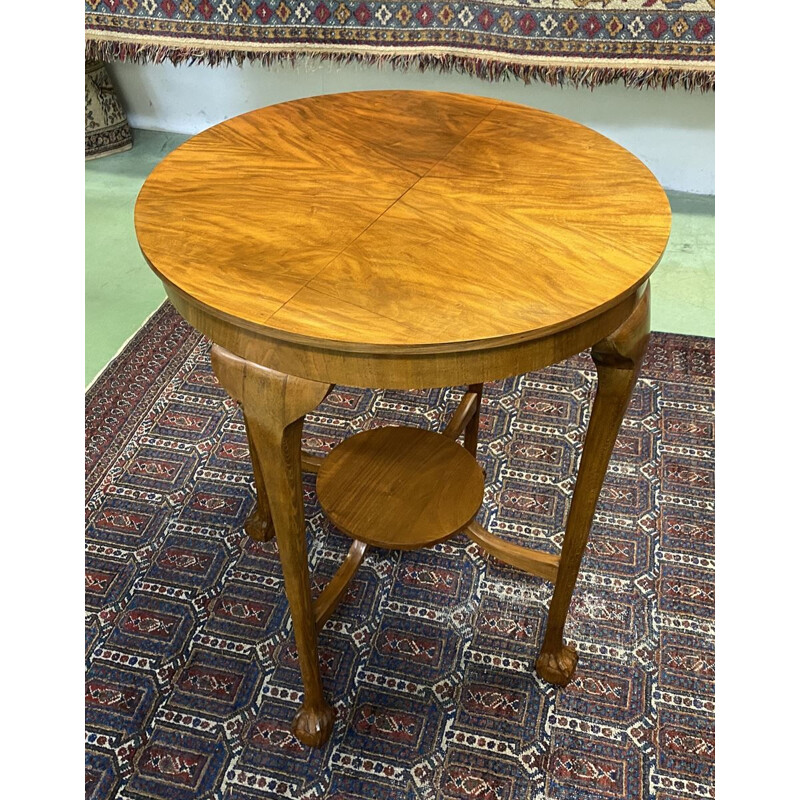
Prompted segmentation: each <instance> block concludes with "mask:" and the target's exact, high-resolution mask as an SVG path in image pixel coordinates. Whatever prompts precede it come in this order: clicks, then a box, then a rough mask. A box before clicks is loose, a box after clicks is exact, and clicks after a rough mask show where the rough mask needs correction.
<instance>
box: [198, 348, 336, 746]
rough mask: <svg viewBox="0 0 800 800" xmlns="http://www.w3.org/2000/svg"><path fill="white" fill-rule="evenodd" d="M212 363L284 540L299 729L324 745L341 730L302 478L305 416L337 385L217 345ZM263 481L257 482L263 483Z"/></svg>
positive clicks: (294, 726)
mask: <svg viewBox="0 0 800 800" xmlns="http://www.w3.org/2000/svg"><path fill="white" fill-rule="evenodd" d="M211 362H212V365H213V367H214V371H215V372H216V374H217V378H219V381H220V383H221V384H222V385H223V386H224V387H225V389H226V390H227V391H228V393H229V394H230V395H231V396H232V397H233V398H234V399H235V400H238V401H239V402H240V403H241V404H242V409H243V411H244V414H245V416H246V419H247V430H248V438H249V441H250V443H251V447H252V448H253V450H252V452H253V459H252V460H253V468H254V470H258V472H259V474H260V482H259V483H257V487H258V489H259V491H260V490H261V489H262V488H266V490H267V493H268V495H269V506H268V510H269V511H270V512H271V516H272V524H273V525H274V528H275V535H276V537H277V540H278V553H279V555H280V559H281V567H282V568H283V579H284V586H285V590H286V596H287V598H288V600H289V611H290V612H291V615H292V624H293V626H294V637H295V642H296V644H297V654H298V658H299V661H300V673H301V675H302V678H303V688H304V690H305V696H304V698H303V704H302V706H301V708H300V710H299V711H298V713H297V715H296V716H295V718H294V722H293V724H292V730H293V732H294V734H295V736H297V738H298V739H299V740H300V741H301V742H303V744H306V745H309V746H312V747H320V746H321V745H323V744H325V742H326V741H327V740H328V739H329V737H330V735H331V730H332V729H333V716H334V711H333V708H332V707H331V706H330V705H329V704H328V702H327V701H326V700H325V697H324V695H323V691H322V680H321V677H320V672H319V657H318V654H317V623H316V617H315V612H314V606H313V603H312V600H311V584H310V580H309V574H308V550H307V547H306V531H305V515H304V511H303V488H302V475H301V469H300V464H301V453H300V439H301V435H302V430H303V417H304V415H305V414H306V413H307V412H308V411H312V410H313V409H314V408H316V407H317V406H318V405H319V404H320V403H321V402H322V401H323V400H324V399H325V396H326V395H327V394H328V392H329V391H330V390H331V388H332V387H331V386H330V385H329V384H326V383H317V382H316V381H309V380H304V379H300V378H295V377H292V376H289V375H284V374H282V373H280V372H275V371H273V370H271V369H267V368H266V367H262V366H259V365H257V364H252V363H250V362H248V361H245V360H243V359H241V358H238V357H237V356H234V355H232V354H231V353H229V352H227V351H226V350H223V349H222V348H221V347H218V346H216V345H215V346H214V348H213V349H212V351H211ZM258 480H259V479H257V481H258Z"/></svg>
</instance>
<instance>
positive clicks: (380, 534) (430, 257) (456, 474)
mask: <svg viewBox="0 0 800 800" xmlns="http://www.w3.org/2000/svg"><path fill="white" fill-rule="evenodd" d="M135 224H136V231H137V236H138V238H139V243H140V245H141V248H142V252H143V253H144V255H145V258H146V259H147V260H148V262H149V263H150V265H151V266H152V267H153V269H154V270H155V271H156V273H157V274H159V276H160V277H161V279H162V281H163V282H164V286H165V288H166V291H167V294H168V296H169V298H170V300H171V301H172V302H173V304H174V305H175V307H176V308H177V309H178V311H179V312H180V313H181V314H182V315H183V316H184V318H185V319H187V320H188V321H189V322H190V323H191V324H192V325H194V326H195V327H196V328H198V329H199V330H200V331H202V332H203V333H205V334H206V335H207V336H208V337H209V338H210V339H211V340H212V341H213V342H214V343H215V347H214V348H213V350H212V361H213V364H214V369H215V371H216V373H217V375H218V377H219V379H220V382H221V383H222V385H223V386H224V387H225V388H226V389H227V390H228V391H229V393H230V394H231V395H232V396H233V397H234V398H236V399H237V400H239V402H241V403H242V407H243V412H244V417H245V421H246V425H247V432H248V440H249V442H250V448H251V455H252V460H253V467H254V472H255V478H256V486H257V490H258V504H257V509H256V511H255V512H254V514H253V515H252V516H251V518H250V519H249V520H248V522H247V530H248V533H249V534H250V535H251V536H253V537H254V538H256V539H259V540H264V539H266V538H269V537H270V536H272V535H275V536H276V538H277V540H278V549H279V553H280V558H281V564H282V568H283V572H284V579H285V585H286V593H287V596H288V598H289V606H290V611H291V615H292V621H293V625H294V629H295V640H296V642H297V649H298V655H299V661H300V669H301V674H302V678H303V686H304V700H303V705H302V707H301V709H300V711H299V712H298V715H297V717H296V718H295V722H294V728H293V729H294V731H295V734H296V735H297V737H298V738H299V739H300V740H301V741H302V742H304V743H306V744H309V745H313V746H320V745H321V744H323V743H324V742H325V741H326V740H327V739H328V737H329V736H330V733H331V729H332V723H333V711H332V708H331V707H330V705H328V703H327V702H326V700H325V698H324V696H323V692H322V684H321V679H320V674H319V663H318V659H317V638H316V635H317V629H318V627H319V626H320V625H322V624H323V623H324V621H325V619H327V618H328V616H329V615H330V614H331V613H332V612H333V609H334V608H335V607H336V605H337V604H338V602H339V601H340V600H341V598H342V596H343V595H344V592H345V589H346V586H347V583H348V582H349V581H350V579H351V578H352V576H353V574H354V573H355V571H356V569H357V567H358V565H359V564H360V563H361V560H362V559H363V556H364V552H365V549H366V546H367V544H373V545H376V546H379V547H392V548H400V549H407V548H415V547H421V546H424V545H427V544H432V543H434V542H436V541H441V540H443V539H445V538H447V537H448V536H451V535H453V533H455V532H457V531H458V530H461V529H463V528H465V527H466V529H467V533H468V535H470V536H471V538H472V539H473V540H474V541H476V542H478V544H479V545H480V546H481V547H483V548H484V549H485V550H487V551H488V552H490V553H492V554H494V555H495V556H496V557H498V558H501V559H502V560H504V561H506V562H507V563H511V564H515V565H516V566H518V567H520V568H522V569H525V570H526V571H528V572H531V573H532V574H535V575H540V576H542V577H545V578H547V579H548V580H553V579H555V581H556V586H555V590H554V593H553V600H552V603H551V606H550V611H549V614H548V625H547V631H546V635H545V641H544V645H543V647H542V652H541V654H540V656H539V658H538V660H537V663H536V669H537V672H538V673H539V675H540V676H541V677H542V678H544V679H546V680H548V681H551V682H554V683H559V684H564V683H566V682H567V681H569V679H570V677H571V676H572V673H573V671H574V669H575V663H576V655H575V652H574V650H572V649H571V648H569V647H568V646H566V644H565V643H564V640H563V630H564V621H565V618H566V614H567V610H568V608H569V602H570V599H571V597H572V593H573V590H574V587H575V581H576V578H577V574H578V570H579V568H580V562H581V558H582V554H583V551H584V548H585V545H586V541H587V537H588V535H589V530H590V527H591V521H592V517H593V514H594V509H595V505H596V503H597V498H598V496H599V492H600V488H601V486H602V483H603V478H604V476H605V471H606V468H607V465H608V460H609V458H610V455H611V450H612V448H613V445H614V440H615V437H616V434H617V431H618V428H619V425H620V422H621V419H622V416H623V414H624V412H625V408H626V406H627V403H628V399H629V397H630V393H631V390H632V388H633V385H634V382H635V380H636V374H637V371H638V368H639V364H640V362H641V358H642V354H643V352H644V348H645V346H646V343H647V335H648V334H647V332H648V329H649V328H648V313H649V311H648V310H649V289H648V283H647V279H648V276H649V274H650V273H651V272H652V270H653V269H654V268H655V266H656V265H657V263H658V261H659V259H660V257H661V254H662V252H663V250H664V247H665V245H666V241H667V238H668V235H669V228H670V211H669V205H668V203H667V200H666V197H665V195H664V192H663V190H662V189H661V187H660V186H659V185H658V183H657V181H656V180H655V178H654V177H653V175H652V174H651V173H650V172H649V170H648V169H647V168H646V167H645V166H644V165H643V164H642V163H641V162H640V161H638V160H637V159H636V158H635V157H634V156H633V155H631V154H630V153H628V152H627V151H625V150H624V149H623V148H621V147H619V146H618V145H616V144H614V143H613V142H611V141H609V140H608V139H606V138H605V137H603V136H600V135H599V134H597V133H595V132H593V131H591V130H589V129H588V128H585V127H583V126H581V125H578V124H577V123H574V122H570V121H568V120H565V119H562V118H559V117H556V116H554V115H552V114H547V113H544V112H541V111H535V110H533V109H530V108H527V107H523V106H516V105H513V104H510V103H504V102H500V101H496V100H488V99H485V98H476V97H468V96H462V95H448V94H437V93H431V92H362V93H351V94H346V95H328V96H324V97H313V98H307V99H305V100H300V101H295V102H292V103H285V104H281V105H277V106H272V107H269V108H266V109H261V110H259V111H254V112H251V113H249V114H245V115H242V116H241V117H237V118H236V119H233V120H229V121H227V122H224V123H221V124H220V125H217V126H214V127H213V128H210V129H209V130H207V131H205V132H203V133H202V134H200V135H198V136H196V137H194V138H192V139H190V140H189V141H188V142H186V143H185V144H184V145H182V146H181V147H179V148H178V149H177V150H175V151H173V153H172V154H170V155H169V156H168V157H167V158H166V159H164V161H163V162H162V163H161V164H160V165H159V166H158V167H157V168H156V169H155V170H154V171H153V173H152V175H151V176H150V177H149V178H148V180H147V181H146V182H145V184H144V186H143V187H142V191H141V193H140V195H139V198H138V200H137V204H136V210H135ZM598 343H599V344H598ZM593 345H594V348H593V358H594V360H595V363H596V364H597V368H598V373H599V376H600V381H599V388H598V393H597V397H596V399H595V404H594V408H593V411H592V417H591V422H590V425H589V429H588V432H587V438H586V442H585V446H584V452H583V456H582V459H581V465H580V471H579V475H578V482H577V486H576V490H575V496H574V498H573V501H572V505H571V508H570V513H569V518H568V523H567V530H566V534H565V541H564V547H563V551H562V554H561V557H560V558H559V557H556V556H553V555H550V554H546V553H540V552H536V551H531V550H526V549H525V548H522V547H519V546H518V545H514V544H510V543H507V542H504V541H502V540H501V539H499V538H498V537H496V536H494V535H492V534H490V533H489V532H488V531H486V530H485V529H483V528H482V527H481V526H479V525H477V524H476V523H474V521H473V517H474V515H475V513H476V512H477V511H478V508H479V506H480V504H481V501H482V498H483V474H482V471H481V469H480V467H479V465H478V464H477V462H476V461H475V459H474V458H473V456H474V454H475V453H476V451H477V446H478V434H479V424H480V403H481V395H482V391H483V383H484V382H485V381H487V380H496V379H501V378H505V377H508V376H511V375H518V374H520V373H522V372H527V371H530V370H535V369H538V368H540V367H543V366H547V365H550V364H553V363H556V362H558V361H561V360H562V359H564V358H566V357H568V356H570V355H573V354H574V353H576V352H579V351H581V350H583V349H585V348H587V347H590V346H593ZM223 348H224V349H223ZM290 376H297V377H290ZM334 383H338V384H347V385H352V386H360V387H367V388H372V387H382V388H388V389H416V388H426V387H438V386H460V385H465V384H466V385H468V390H467V393H466V396H465V398H464V400H463V401H462V403H461V405H460V406H459V408H458V410H457V411H456V414H455V416H454V418H453V420H451V422H450V424H449V425H448V426H447V428H446V430H445V432H446V434H447V435H446V436H443V435H441V434H433V433H431V432H428V431H420V430H415V429H408V428H405V429H399V428H379V429H374V430H371V431H367V432H365V433H362V434H358V435H356V436H355V437H352V438H351V439H349V440H346V441H345V442H344V443H343V444H341V445H339V446H338V447H337V448H335V449H334V450H333V451H332V453H331V454H330V455H329V456H327V457H326V458H325V459H324V460H320V459H319V458H317V457H314V456H311V455H310V454H305V453H301V450H300V437H301V430H302V421H303V415H304V414H305V413H306V412H308V411H310V410H311V409H312V408H314V407H315V406H316V405H317V403H318V402H319V401H320V400H321V399H322V398H323V397H324V396H325V395H326V393H327V392H328V391H329V390H330V387H331V385H332V384H334ZM462 432H463V434H464V447H463V448H462V447H459V446H458V445H457V444H455V442H454V441H453V438H458V436H459V435H460V434H461V433H462ZM470 454H472V455H470ZM301 468H302V469H306V470H309V471H311V472H317V474H318V479H317V490H318V495H319V499H320V502H321V504H322V506H323V508H324V509H325V511H326V512H327V513H328V515H329V516H330V517H331V519H332V521H333V522H334V524H336V525H337V526H338V527H340V528H341V529H342V530H343V531H344V532H345V533H348V534H349V535H350V536H352V537H354V538H355V539H356V540H357V541H356V542H354V544H353V546H352V547H351V549H350V552H349V554H348V556H347V557H346V559H345V561H344V563H343V565H342V567H341V568H340V569H339V571H338V572H337V573H336V575H335V576H334V578H333V579H332V581H331V582H330V584H329V585H328V586H327V587H326V589H325V590H324V591H323V593H322V595H320V598H318V600H317V603H316V604H313V603H312V600H311V594H310V583H309V576H308V562H307V552H306V542H305V529H304V518H303V503H302V483H301V474H300V471H301ZM470 523H471V524H470Z"/></svg>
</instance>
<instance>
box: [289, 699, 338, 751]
mask: <svg viewBox="0 0 800 800" xmlns="http://www.w3.org/2000/svg"><path fill="white" fill-rule="evenodd" d="M335 719H336V709H335V708H333V706H329V705H328V704H327V703H326V704H325V705H323V706H319V707H316V708H314V707H310V706H309V707H307V706H306V704H305V703H303V705H302V706H301V708H300V710H299V711H298V712H297V714H295V717H294V720H292V733H293V734H294V735H295V736H296V737H297V738H298V739H299V740H300V741H301V742H302V743H303V744H304V745H307V746H308V747H322V745H324V744H325V742H327V741H328V739H330V736H331V732H332V731H333V722H334V720H335Z"/></svg>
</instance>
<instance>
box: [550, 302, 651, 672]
mask: <svg viewBox="0 0 800 800" xmlns="http://www.w3.org/2000/svg"><path fill="white" fill-rule="evenodd" d="M649 337H650V292H649V290H648V291H646V292H645V293H644V294H643V295H642V297H641V299H640V300H639V303H638V305H637V306H636V309H635V310H634V313H633V314H631V316H630V317H629V318H628V320H626V322H625V323H624V324H623V325H622V326H621V327H620V328H618V329H617V330H616V331H614V333H613V334H612V335H611V336H609V337H608V338H607V339H605V340H603V341H602V342H599V343H598V344H597V345H595V347H594V348H592V359H593V360H594V363H595V365H596V367H597V377H598V384H597V394H596V396H595V399H594V405H593V407H592V415H591V417H590V419H589V428H588V429H587V431H586V439H585V441H584V445H583V454H582V456H581V463H580V467H579V469H578V481H577V483H576V484H575V491H574V493H573V496H572V502H571V504H570V509H569V516H568V517H567V528H566V531H565V533H564V544H563V546H562V548H561V558H560V560H559V565H558V575H557V577H556V585H555V589H554V590H553V599H552V600H551V601H550V609H549V611H548V614H547V629H546V631H545V637H544V643H543V644H542V650H541V653H540V654H539V657H538V659H537V660H536V671H537V672H538V673H539V676H540V677H542V678H543V679H544V680H546V681H549V682H550V683H555V684H558V685H560V686H566V684H567V683H569V681H570V679H571V678H572V675H573V673H574V672H575V665H576V663H577V660H578V658H577V653H576V652H575V649H574V648H572V647H570V646H568V645H567V644H566V643H565V642H564V623H565V621H566V618H567V612H568V610H569V604H570V600H571V599H572V593H573V591H574V590H575V582H576V580H577V578H578V570H579V569H580V565H581V559H582V558H583V551H584V550H585V549H586V543H587V541H588V540H589V531H590V530H591V527H592V518H593V517H594V511H595V507H596V506H597V499H598V497H599V496H600V490H601V489H602V487H603V481H604V479H605V476H606V470H607V469H608V462H609V460H610V458H611V452H612V450H613V449H614V443H615V442H616V439H617V432H618V431H619V427H620V424H621V423H622V418H623V416H624V415H625V410H626V409H627V407H628V402H629V401H630V397H631V392H632V391H633V387H634V385H635V383H636V377H637V375H638V373H639V367H640V366H641V363H642V358H644V352H645V350H646V349H647V341H648V339H649Z"/></svg>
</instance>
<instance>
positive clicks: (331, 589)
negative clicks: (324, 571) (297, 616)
mask: <svg viewBox="0 0 800 800" xmlns="http://www.w3.org/2000/svg"><path fill="white" fill-rule="evenodd" d="M366 552H367V543H366V542H360V541H358V539H356V540H355V541H354V542H353V544H351V545H350V550H348V552H347V556H346V558H345V560H344V562H343V563H342V566H341V567H339V569H338V570H336V574H335V575H334V576H333V577H332V578H331V579H330V581H329V582H328V584H327V586H326V587H325V588H324V589H323V590H322V594H320V596H319V597H318V598H317V601H316V602H315V603H314V619H315V621H316V624H317V630H318V631H319V630H321V629H322V626H323V625H324V624H325V623H326V622H327V621H328V619H330V616H331V614H333V612H334V611H335V610H336V607H337V606H338V605H339V603H341V602H342V599H343V598H344V595H345V592H347V587H348V586H349V585H350V581H352V580H353V576H354V575H355V574H356V570H357V569H358V568H359V567H360V566H361V562H362V561H363V560H364V556H365V555H366Z"/></svg>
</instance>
